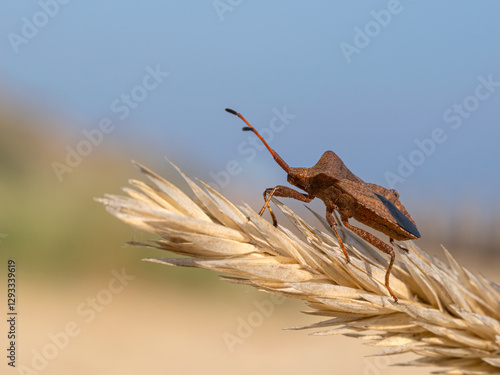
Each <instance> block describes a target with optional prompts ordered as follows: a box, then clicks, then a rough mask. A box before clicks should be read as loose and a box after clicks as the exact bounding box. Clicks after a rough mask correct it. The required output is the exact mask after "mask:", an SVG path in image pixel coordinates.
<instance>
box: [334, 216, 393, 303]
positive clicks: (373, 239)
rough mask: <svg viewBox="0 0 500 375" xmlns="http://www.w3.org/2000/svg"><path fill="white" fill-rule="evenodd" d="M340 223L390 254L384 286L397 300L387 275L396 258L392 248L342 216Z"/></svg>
mask: <svg viewBox="0 0 500 375" xmlns="http://www.w3.org/2000/svg"><path fill="white" fill-rule="evenodd" d="M342 223H344V225H345V226H346V227H347V228H349V229H350V230H352V231H353V232H354V233H356V234H357V235H358V236H360V237H361V238H362V239H364V240H365V241H366V242H369V243H371V244H372V245H373V246H375V247H376V248H377V249H379V250H382V251H383V252H384V253H386V254H389V255H390V256H391V260H390V261H389V266H388V267H387V271H386V272H385V287H386V288H387V291H388V292H389V294H390V295H391V296H392V298H394V301H396V302H398V297H396V295H395V294H394V292H393V291H392V289H391V287H390V286H389V276H390V275H391V270H392V266H393V265H394V259H395V258H396V256H395V254H394V250H393V248H392V247H390V246H389V245H387V244H386V243H385V242H383V241H382V240H381V239H380V238H377V237H375V236H374V235H373V234H371V233H368V232H367V231H365V230H363V229H361V228H358V227H355V226H353V225H351V224H349V223H348V222H347V219H345V218H342ZM391 242H392V241H391Z"/></svg>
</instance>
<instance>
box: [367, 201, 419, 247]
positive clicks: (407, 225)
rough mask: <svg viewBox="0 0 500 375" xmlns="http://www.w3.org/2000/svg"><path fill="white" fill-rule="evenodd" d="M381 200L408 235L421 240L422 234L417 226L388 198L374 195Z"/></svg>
mask: <svg viewBox="0 0 500 375" xmlns="http://www.w3.org/2000/svg"><path fill="white" fill-rule="evenodd" d="M374 195H376V196H377V197H378V199H380V201H381V202H382V204H383V205H384V206H385V207H386V208H387V210H389V212H390V213H391V215H392V217H393V218H394V219H395V220H396V223H397V224H398V225H399V226H400V227H401V228H403V229H404V230H405V231H407V232H408V233H411V234H413V235H414V236H415V237H417V238H420V232H419V231H418V229H417V226H416V225H415V224H414V223H413V222H412V221H411V220H410V219H408V218H407V217H406V216H405V215H404V214H403V213H402V212H401V211H400V210H399V209H398V208H397V207H396V206H395V205H394V204H393V203H392V202H391V201H390V200H389V199H387V198H386V197H384V196H382V195H380V194H376V193H374Z"/></svg>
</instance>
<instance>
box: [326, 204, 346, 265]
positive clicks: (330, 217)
mask: <svg viewBox="0 0 500 375" xmlns="http://www.w3.org/2000/svg"><path fill="white" fill-rule="evenodd" d="M332 212H333V210H332V209H331V208H328V207H327V208H326V221H327V222H328V224H330V226H331V227H332V229H333V232H334V233H335V236H336V237H337V240H338V241H339V245H340V248H341V249H342V252H343V253H344V255H345V260H346V262H347V263H349V262H350V261H351V259H350V258H349V254H347V251H346V249H345V247H344V242H342V239H341V238H340V236H339V232H337V223H336V222H335V219H334V218H333V215H332Z"/></svg>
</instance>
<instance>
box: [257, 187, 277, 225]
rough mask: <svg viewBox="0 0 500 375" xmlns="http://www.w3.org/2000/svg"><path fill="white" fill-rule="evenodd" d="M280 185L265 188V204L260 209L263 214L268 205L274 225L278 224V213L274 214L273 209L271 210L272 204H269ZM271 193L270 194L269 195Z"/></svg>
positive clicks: (260, 213)
mask: <svg viewBox="0 0 500 375" xmlns="http://www.w3.org/2000/svg"><path fill="white" fill-rule="evenodd" d="M277 188H278V186H276V187H275V188H273V189H266V190H264V194H263V195H264V205H263V206H262V208H261V209H260V211H259V215H260V216H262V214H263V213H264V211H265V210H266V207H267V208H268V209H269V213H270V214H271V218H272V219H273V225H274V226H275V227H277V226H278V220H276V215H275V214H274V212H273V210H271V206H270V205H269V202H270V201H271V198H272V197H273V195H274V193H275V192H276V189H277ZM268 194H269V195H268Z"/></svg>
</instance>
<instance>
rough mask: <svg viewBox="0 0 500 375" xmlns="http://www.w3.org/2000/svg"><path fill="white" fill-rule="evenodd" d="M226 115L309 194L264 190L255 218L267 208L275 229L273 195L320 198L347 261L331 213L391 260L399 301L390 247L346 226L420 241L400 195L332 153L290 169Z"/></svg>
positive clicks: (283, 189) (278, 188)
mask: <svg viewBox="0 0 500 375" xmlns="http://www.w3.org/2000/svg"><path fill="white" fill-rule="evenodd" d="M226 111H227V112H229V113H231V114H233V115H236V116H238V117H239V118H241V119H242V120H243V121H244V122H245V123H246V124H247V125H248V127H244V128H243V130H246V131H252V132H254V133H255V135H256V136H257V137H259V139H260V140H261V141H262V142H263V143H264V145H265V146H266V147H267V149H268V150H269V152H270V153H271V155H273V157H274V160H276V162H277V163H278V164H279V165H280V167H281V168H283V170H284V171H285V172H286V173H287V174H288V176H287V180H288V182H289V183H290V184H292V185H294V186H296V187H298V188H299V189H301V190H304V191H305V192H306V193H307V194H304V193H300V192H298V191H297V190H294V189H292V188H289V187H287V186H282V185H278V186H276V187H274V188H271V189H266V190H265V191H264V201H265V203H264V206H263V207H262V209H261V210H260V212H259V215H262V214H263V213H264V211H265V209H266V207H267V208H268V209H269V212H270V213H271V217H272V219H273V224H274V226H277V225H278V222H277V220H276V216H275V215H274V213H273V211H272V210H271V207H270V206H269V201H270V200H271V197H273V196H277V197H286V198H294V199H298V200H300V201H302V202H306V203H308V202H310V201H311V200H313V199H314V198H319V199H321V200H322V201H323V202H324V203H325V206H326V220H327V222H328V224H330V226H331V227H332V229H333V231H334V233H335V236H336V237H337V240H338V241H339V244H340V247H341V249H342V251H343V252H344V255H345V257H346V260H347V262H349V261H350V259H349V255H348V254H347V251H346V249H345V247H344V243H343V242H342V239H341V238H340V236H339V234H338V232H337V223H336V222H335V219H334V218H333V215H332V213H333V210H335V211H337V212H338V213H339V214H340V219H341V220H342V223H343V224H344V225H345V226H346V227H347V228H349V229H350V230H352V231H353V232H354V233H356V234H357V235H358V236H360V237H361V238H363V239H364V240H365V241H367V242H369V243H371V244H372V245H373V246H375V247H376V248H377V249H380V250H382V251H383V252H384V253H387V254H389V255H390V256H391V260H390V262H389V266H388V267H387V272H386V274H385V286H386V288H387V290H388V291H389V294H390V295H391V296H392V297H393V298H394V300H395V301H396V302H397V300H398V298H397V297H396V296H395V295H394V293H393V291H392V289H391V287H390V286H389V276H390V274H391V269H392V266H393V264H394V259H395V255H394V250H393V248H392V247H391V246H389V245H388V244H386V243H385V242H383V241H382V240H381V239H379V238H377V237H375V236H374V235H373V234H371V233H368V232H367V231H365V230H363V229H361V228H358V227H355V226H353V225H351V224H349V222H348V220H349V218H351V217H352V218H354V219H355V220H357V221H359V222H360V223H363V224H365V225H367V226H369V227H371V228H373V229H376V230H378V231H379V232H382V233H384V234H386V235H387V236H389V240H390V243H391V244H394V240H398V241H405V240H413V239H417V238H420V233H419V232H418V229H417V226H416V225H415V222H414V221H413V219H412V218H411V216H410V214H409V213H408V211H406V208H405V207H404V206H403V204H402V203H401V202H400V201H399V194H398V192H397V191H396V190H394V189H391V190H388V189H386V188H384V187H382V186H379V185H375V184H370V183H367V182H364V181H363V180H361V179H360V178H359V177H357V176H356V175H355V174H354V173H352V172H351V171H350V170H349V169H348V168H347V167H346V166H345V164H344V163H343V162H342V160H341V159H340V158H339V157H338V156H337V155H336V154H335V153H334V152H333V151H326V152H325V153H324V154H323V155H322V156H321V158H320V159H319V161H318V162H317V163H316V164H315V165H314V166H313V167H311V168H290V167H289V166H288V164H287V163H285V161H284V160H283V159H282V158H281V157H280V156H279V155H278V154H277V153H276V151H274V150H273V149H272V148H271V147H269V145H268V144H267V142H266V141H265V140H264V138H262V136H261V135H260V134H259V133H258V132H257V130H255V128H254V127H253V126H252V125H250V124H249V123H248V121H247V120H245V118H244V117H243V116H242V115H241V114H239V113H238V112H236V111H234V110H232V109H229V108H226ZM400 248H401V249H403V250H406V251H408V250H407V249H405V248H404V247H401V246H400Z"/></svg>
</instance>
